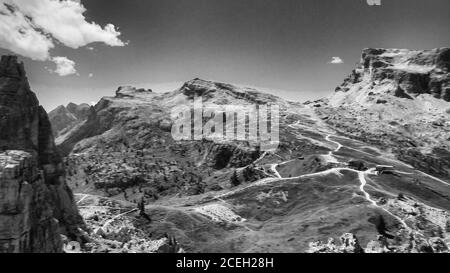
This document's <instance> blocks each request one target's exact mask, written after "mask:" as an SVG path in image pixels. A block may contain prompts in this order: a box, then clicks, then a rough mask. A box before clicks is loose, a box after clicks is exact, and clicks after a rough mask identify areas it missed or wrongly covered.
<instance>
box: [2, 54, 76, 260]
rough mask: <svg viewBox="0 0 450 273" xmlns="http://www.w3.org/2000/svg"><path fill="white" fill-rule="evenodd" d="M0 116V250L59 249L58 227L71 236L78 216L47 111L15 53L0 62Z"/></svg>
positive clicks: (73, 234) (32, 250)
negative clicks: (32, 89) (39, 100)
mask: <svg viewBox="0 0 450 273" xmlns="http://www.w3.org/2000/svg"><path fill="white" fill-rule="evenodd" d="M0 116H1V118H0V152H2V154H1V155H2V160H1V165H0V173H1V184H0V195H1V198H0V200H1V202H2V206H0V242H2V243H1V247H0V251H6V252H9V251H14V252H54V251H60V250H61V242H60V239H59V234H58V226H59V229H60V231H61V232H64V233H67V234H68V235H69V236H75V234H77V231H78V227H79V225H81V224H82V219H81V217H80V216H79V214H78V211H77V208H76V205H75V203H74V199H73V195H72V192H71V190H70V189H69V188H68V187H67V185H66V184H65V178H64V175H65V174H64V168H63V165H62V159H61V157H60V156H59V155H58V153H57V152H56V147H55V144H54V138H53V134H52V129H51V124H50V122H49V119H48V116H47V114H46V112H45V110H44V109H43V108H42V107H41V106H39V102H38V100H37V98H36V96H35V94H34V93H33V92H32V91H31V90H30V86H29V84H28V80H27V78H26V74H25V70H24V67H23V64H21V63H18V61H17V58H16V57H15V56H3V57H2V58H1V61H0ZM11 150H17V151H24V152H26V153H23V152H10V151H11ZM11 208H14V209H11ZM55 219H56V220H57V221H58V222H59V225H58V224H57V223H56V221H55ZM49 237H51V239H49Z"/></svg>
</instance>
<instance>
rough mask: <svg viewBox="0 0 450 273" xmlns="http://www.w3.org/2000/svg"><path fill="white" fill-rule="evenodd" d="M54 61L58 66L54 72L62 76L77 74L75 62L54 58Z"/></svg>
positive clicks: (63, 58) (64, 58)
mask: <svg viewBox="0 0 450 273" xmlns="http://www.w3.org/2000/svg"><path fill="white" fill-rule="evenodd" d="M52 61H53V62H54V63H55V64H56V69H55V70H54V72H55V73H56V74H58V75H60V76H69V75H72V74H76V73H77V70H76V69H75V62H74V61H72V60H69V59H67V58H66V57H53V58H52Z"/></svg>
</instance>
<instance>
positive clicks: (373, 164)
mask: <svg viewBox="0 0 450 273" xmlns="http://www.w3.org/2000/svg"><path fill="white" fill-rule="evenodd" d="M444 51H445V50H437V51H432V52H444ZM395 52H397V51H395ZM402 52H403V51H398V56H397V55H396V56H397V57H395V58H394V59H395V60H397V58H398V59H401V58H400V55H405V54H404V53H402ZM408 52H409V51H408ZM392 54H393V53H392ZM392 54H391V55H392ZM408 54H409V53H408ZM408 54H406V55H408ZM411 54H412V55H414V54H416V53H414V54H413V53H411ZM417 54H419V53H417ZM417 54H416V55H417ZM436 54H437V55H436ZM436 54H434V53H433V54H431V53H430V54H428V55H427V54H424V55H423V56H434V57H436V56H441V55H442V54H443V53H436ZM439 54H441V55H439ZM365 55H367V54H366V53H365ZM406 55H405V56H406ZM419 55H420V54H419ZM370 56H372V55H370ZM414 56H415V55H414ZM420 56H422V55H420ZM443 56H444V57H443V58H444V60H445V56H446V55H445V54H443ZM434 57H433V58H434ZM373 58H376V57H373ZM423 58H425V57H423ZM439 58H440V57H439ZM439 58H438V57H436V58H435V59H436V60H438V61H435V59H433V61H430V63H437V64H439V65H440V64H441V63H442V62H443V61H441V59H439ZM424 62H425V61H424ZM427 62H428V61H427ZM444 63H445V62H444ZM439 67H440V66H439ZM436 69H438V68H436ZM361 73H365V72H361ZM436 73H438V72H436ZM439 73H440V72H439ZM361 75H363V74H361ZM433 77H434V76H433ZM359 80H360V79H358V81H359ZM355 81H356V80H355ZM394 82H395V79H394V80H390V82H389V84H393V83H394ZM367 83H369V86H370V85H372V83H371V81H370V79H365V80H364V82H362V81H361V82H360V83H359V86H360V88H359V87H358V88H356V87H355V90H353V89H351V90H350V89H349V90H347V91H346V92H344V91H338V92H337V94H336V97H334V98H331V99H328V100H322V101H318V102H316V103H314V104H306V105H302V104H299V103H293V102H288V101H285V100H283V99H280V98H278V97H276V96H273V95H268V94H264V93H261V92H258V90H255V89H251V88H245V87H239V86H235V85H230V84H224V83H219V82H211V81H205V80H200V79H194V80H192V81H189V82H187V83H185V84H184V85H183V86H182V87H181V88H180V89H179V90H176V91H174V92H169V93H164V94H158V93H153V92H150V90H145V89H136V88H132V87H123V88H119V89H118V90H117V92H116V96H115V97H106V98H103V99H102V100H101V101H100V102H99V103H97V105H95V107H94V111H92V112H91V114H90V115H89V117H88V119H87V120H86V122H85V123H83V125H82V126H80V127H79V128H77V129H76V130H73V131H72V132H71V133H70V134H67V136H66V138H65V140H64V141H63V142H61V144H60V145H59V147H60V149H61V150H63V151H64V152H65V154H66V155H67V157H66V168H67V169H68V174H69V175H68V182H69V184H70V186H71V187H72V188H73V189H74V191H75V192H76V198H77V200H78V201H77V202H79V205H80V208H81V212H82V214H83V215H84V216H85V219H87V222H88V225H89V226H91V227H92V228H91V230H92V231H95V230H96V231H98V232H94V233H92V232H91V236H94V237H95V236H96V238H97V239H98V240H106V241H107V242H109V245H108V246H105V245H103V246H101V247H98V246H97V247H94V248H93V247H92V246H87V248H85V249H84V251H94V252H95V251H97V250H98V251H118V250H119V251H128V250H129V249H131V251H132V252H135V246H139V244H140V243H133V244H132V245H131V246H126V247H125V246H124V245H123V243H124V242H126V241H127V240H128V239H129V238H128V237H126V238H125V237H123V236H119V237H117V233H123V231H120V230H121V229H122V227H123V228H125V229H131V230H133V232H132V234H133V236H134V237H133V240H134V241H135V242H138V241H139V240H142V242H148V243H149V244H146V245H145V246H144V248H143V249H144V251H145V249H147V250H149V251H150V250H151V249H152V250H151V251H154V249H155V248H156V246H157V245H158V243H156V242H157V241H158V240H160V239H161V238H164V237H170V238H176V241H177V243H176V244H172V245H176V247H174V249H178V244H179V247H181V248H182V249H183V250H184V251H187V252H205V251H207V252H306V251H311V252H332V251H336V252H360V251H366V252H384V251H387V250H386V249H388V250H389V251H390V252H442V251H444V252H445V251H448V250H446V248H448V244H449V242H450V237H449V231H450V230H449V228H448V226H449V215H448V211H449V210H450V202H449V200H450V188H449V183H450V180H449V179H448V176H446V175H445V174H443V173H441V171H445V170H446V169H445V167H444V168H441V169H439V171H438V174H436V173H435V172H432V171H430V169H427V168H423V167H422V165H424V164H430V163H429V162H430V161H429V159H424V160H422V159H420V162H421V163H420V164H418V165H417V166H416V165H414V166H410V165H409V164H406V163H404V162H402V161H400V160H399V158H400V157H401V154H400V153H398V152H397V151H398V150H396V149H392V148H390V147H403V146H398V143H397V142H396V141H399V139H400V138H399V136H401V135H395V134H393V133H392V132H391V131H388V130H386V128H385V127H383V126H386V124H385V122H384V121H383V120H382V121H380V123H379V124H378V123H374V125H371V126H375V124H377V126H378V127H377V128H379V129H380V130H381V129H382V130H381V133H380V135H382V136H384V137H385V139H386V140H389V141H390V142H385V143H389V144H391V143H392V145H394V146H389V145H380V143H379V142H376V141H375V137H373V138H369V137H366V136H371V134H372V133H374V132H373V129H371V127H370V126H369V125H370V124H371V122H372V120H371V119H369V118H368V117H370V116H371V115H361V117H359V116H360V113H365V112H366V111H367V112H372V111H381V112H387V111H388V110H386V109H396V107H390V106H389V105H388V103H386V104H381V103H376V100H375V102H373V100H371V99H369V98H370V96H369V93H370V92H371V91H368V92H367V99H361V100H359V97H358V95H357V94H358V91H361V92H362V93H361V94H365V93H366V89H365V88H366V87H365V86H366V84H367ZM356 84H358V83H355V85H356ZM383 84H387V85H389V84H388V83H387V81H386V82H385V83H383ZM344 85H346V86H347V85H350V84H349V83H347V81H346V83H345V84H344ZM380 86H381V85H380ZM379 88H381V87H377V86H375V87H374V90H376V91H377V92H378V91H379V92H378V93H377V96H383V97H385V98H386V99H389V101H392V103H396V102H401V103H404V98H398V97H396V96H394V95H392V97H391V96H390V95H389V93H387V92H385V93H383V92H381V91H382V90H381V89H379ZM441 90H445V81H442V84H441ZM373 92H375V91H373ZM408 92H409V91H408ZM427 92H428V91H427ZM433 92H434V91H433ZM342 93H344V94H342ZM199 96H200V97H202V99H203V104H204V106H206V107H213V108H215V109H219V110H221V109H222V106H223V105H225V104H231V105H234V106H243V105H255V104H256V105H265V104H276V105H279V106H280V111H281V112H280V120H279V123H280V126H279V135H280V143H279V146H278V149H277V150H276V151H268V152H264V151H262V150H261V149H259V148H258V147H257V146H255V145H252V144H251V143H249V142H248V141H227V140H225V139H220V138H217V137H214V136H208V137H206V138H204V139H202V140H180V141H176V140H174V139H173V137H172V135H171V127H172V120H171V118H170V114H171V110H172V109H174V108H175V107H179V106H181V105H191V104H192V103H193V99H194V98H195V97H199ZM411 96H412V98H413V99H412V100H413V102H414V103H413V104H411V105H409V104H405V105H404V107H405V108H406V107H407V106H408V107H409V106H411V107H417V105H423V104H427V103H423V102H422V100H425V99H427V101H431V102H432V103H433V105H436V106H439V107H440V108H439V109H440V110H439V109H437V110H436V111H435V112H434V110H433V111H428V110H427V108H412V109H414V110H413V111H416V112H417V114H418V113H421V114H422V115H423V116H426V117H427V118H428V119H429V120H430V121H432V122H436V121H439V120H440V117H446V116H445V115H446V114H445V111H444V112H442V109H441V108H446V105H447V103H448V102H447V101H446V93H445V92H444V93H443V92H440V93H439V96H437V92H434V93H433V94H421V95H418V96H417V97H415V96H413V95H411ZM343 97H345V98H346V99H344V100H339V98H343ZM422 98H425V99H422ZM397 99H398V100H397ZM410 100H411V99H408V102H409V101H410ZM345 102H347V103H348V105H347V104H345ZM333 103H335V105H333ZM434 103H435V104H434ZM358 105H359V106H358ZM379 106H383V107H386V108H383V109H380V110H377V109H378V108H377V107H379ZM388 107H390V108H388ZM397 108H398V107H397ZM364 109H366V110H364ZM407 110H408V109H407ZM405 111H406V110H405ZM408 111H409V112H407V113H408V114H405V115H404V117H405V118H407V117H408V115H409V114H410V111H412V110H408ZM357 114H358V115H357ZM441 115H442V116H441ZM356 118H361V120H359V121H358V122H359V123H358V122H355V120H354V119H356ZM363 118H367V126H366V127H364V126H365V123H364V122H365V121H364V120H362V119H363ZM204 122H207V120H205V121H204ZM241 122H242V121H241ZM404 123H405V124H413V125H418V124H419V123H418V122H417V121H416V120H414V119H407V120H406V119H405V121H404ZM355 124H356V125H358V126H355ZM430 126H431V125H430ZM445 126H446V125H445V123H444V126H439V127H436V128H435V130H434V131H431V130H430V131H429V132H430V133H432V134H434V135H435V136H436V137H441V138H444V137H445V133H446V132H447V131H446V130H447V127H445ZM427 128H428V127H427ZM439 132H440V133H441V134H440V135H439ZM410 137H411V139H417V135H413V134H412V135H411V136H410ZM423 138H425V137H423ZM401 139H402V140H404V138H401ZM430 139H431V138H430ZM421 140H422V139H418V140H417V141H421ZM430 141H431V140H430ZM385 143H384V144H385ZM399 143H400V141H399ZM431 144H436V143H431ZM431 144H429V146H427V147H431V146H432V145H431ZM402 145H405V144H402ZM442 149H444V150H445V149H446V148H445V147H443V148H442ZM435 151H436V150H434V151H433V150H430V151H429V153H431V154H427V155H426V156H438V154H437V153H435ZM447 151H448V150H447ZM423 152H424V151H421V154H422V153H423ZM443 154H444V153H443ZM439 156H441V154H439ZM401 159H402V160H404V159H403V158H401ZM380 165H388V166H392V168H388V169H387V170H384V169H380ZM433 166H434V165H433ZM98 199H100V200H106V201H102V202H112V203H111V204H109V205H104V204H103V205H101V208H99V207H98V205H97V204H95V205H92V204H90V202H98V201H95V200H98ZM86 202H87V203H86ZM103 210H106V211H103ZM116 216H118V217H116ZM105 223H106V227H105ZM111 224H113V225H111ZM99 227H102V228H101V229H99ZM103 227H105V228H103ZM119 231H120V232H119ZM344 233H346V234H347V233H349V234H347V235H346V236H344V239H343V240H342V243H343V246H331V244H329V246H323V244H321V243H319V242H318V243H314V244H312V245H310V243H311V242H315V241H317V240H322V241H323V240H327V239H328V238H329V237H333V238H337V236H338V235H340V234H344ZM350 233H351V234H350ZM92 234H93V235H92ZM169 241H170V242H172V243H173V242H174V240H173V239H170V240H169ZM356 241H357V242H358V247H356V243H355V242H356ZM152 242H153V243H152ZM380 245H381V246H380ZM386 245H387V246H388V247H386V248H384V246H386ZM361 246H367V247H365V248H364V247H361ZM146 247H148V248H146ZM99 249H101V250H99ZM105 249H106V250H105ZM133 249H134V250H133ZM352 249H353V250H352ZM355 249H356V250H355Z"/></svg>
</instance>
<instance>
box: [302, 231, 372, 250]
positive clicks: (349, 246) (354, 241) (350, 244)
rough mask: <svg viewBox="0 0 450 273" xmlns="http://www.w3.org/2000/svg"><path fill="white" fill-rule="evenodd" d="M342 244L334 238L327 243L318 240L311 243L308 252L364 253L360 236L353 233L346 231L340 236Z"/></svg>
mask: <svg viewBox="0 0 450 273" xmlns="http://www.w3.org/2000/svg"><path fill="white" fill-rule="evenodd" d="M339 239H340V242H341V244H340V245H336V244H335V242H334V239H333V238H330V239H329V240H328V242H327V243H326V244H324V243H322V242H320V241H317V242H312V243H310V244H309V249H308V251H307V252H308V253H364V250H363V248H362V247H361V246H360V244H359V241H358V238H356V236H355V235H354V234H352V233H345V234H344V235H342V236H341V237H340V238H339Z"/></svg>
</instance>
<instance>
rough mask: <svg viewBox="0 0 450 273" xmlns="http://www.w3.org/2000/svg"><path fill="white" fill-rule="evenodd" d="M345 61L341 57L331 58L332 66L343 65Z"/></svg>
mask: <svg viewBox="0 0 450 273" xmlns="http://www.w3.org/2000/svg"><path fill="white" fill-rule="evenodd" d="M343 63H344V60H342V59H341V57H331V61H330V64H343Z"/></svg>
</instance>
